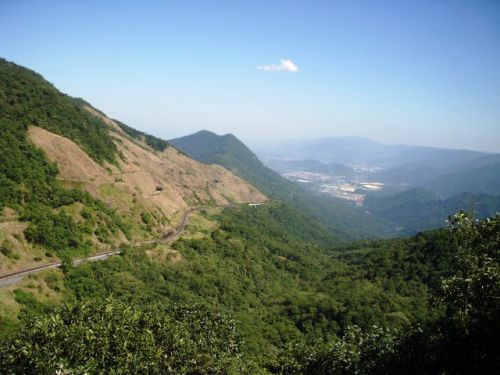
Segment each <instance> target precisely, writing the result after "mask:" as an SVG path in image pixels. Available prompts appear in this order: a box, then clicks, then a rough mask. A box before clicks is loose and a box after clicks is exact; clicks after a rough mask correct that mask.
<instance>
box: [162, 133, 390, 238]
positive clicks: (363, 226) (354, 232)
mask: <svg viewBox="0 0 500 375" xmlns="http://www.w3.org/2000/svg"><path fill="white" fill-rule="evenodd" d="M169 142H170V143H171V144H172V145H173V146H174V147H176V148H178V149H179V150H181V151H183V152H185V153H186V154H188V155H189V156H191V157H193V158H195V159H197V160H200V161H202V162H205V163H210V164H219V165H222V166H223V167H225V168H227V169H229V170H231V171H233V172H234V173H236V174H238V175H239V176H241V177H242V178H243V179H245V180H247V181H248V182H250V183H252V184H253V185H254V186H255V187H257V188H258V189H259V190H261V191H262V192H263V193H265V194H266V195H268V196H270V197H275V198H277V199H280V200H283V201H284V202H287V203H289V204H291V205H293V206H294V207H296V208H297V209H299V210H301V211H303V212H305V213H307V214H308V215H309V216H311V217H312V218H314V219H316V220H319V221H320V222H322V223H323V224H324V225H326V226H327V227H328V228H329V230H330V231H331V232H332V233H333V234H335V235H336V236H337V237H338V238H339V239H340V240H352V239H359V238H374V237H383V236H389V235H391V234H393V233H395V232H394V226H393V225H392V224H389V223H387V222H385V221H384V220H380V219H377V218H374V217H372V216H370V215H368V214H366V212H365V211H364V210H362V209H359V208H356V207H354V206H352V205H351V204H349V203H347V202H344V201H341V200H338V199H334V198H330V197H326V196H321V195H319V194H315V193H313V192H311V191H308V190H305V189H304V188H302V187H300V186H298V185H297V184H295V183H293V182H290V181H288V180H287V179H286V178H284V177H282V176H280V175H279V174H278V173H277V172H275V171H273V170H271V169H270V168H267V167H266V166H265V165H264V164H263V163H262V162H261V161H260V160H259V159H258V158H257V157H256V156H255V155H254V154H253V153H252V152H251V151H250V150H249V149H248V148H247V147H246V146H245V145H244V144H243V143H242V142H241V141H239V140H238V139H237V138H236V137H235V136H233V135H231V134H226V135H224V136H218V135H216V134H214V133H211V132H208V131H200V132H198V133H196V134H192V135H189V136H185V137H182V138H177V139H173V140H170V141H169Z"/></svg>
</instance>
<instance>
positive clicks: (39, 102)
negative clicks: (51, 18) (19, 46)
mask: <svg viewBox="0 0 500 375" xmlns="http://www.w3.org/2000/svg"><path fill="white" fill-rule="evenodd" d="M0 119H2V121H4V122H5V123H6V124H7V125H6V126H9V127H17V128H19V129H20V130H26V129H27V127H28V126H29V125H35V126H39V127H42V128H44V129H47V130H49V131H51V132H53V133H56V134H59V135H62V136H64V137H67V138H70V139H71V140H73V141H75V142H76V143H77V144H78V145H79V146H80V147H82V149H83V150H84V151H85V152H86V153H87V154H88V155H90V156H91V157H92V158H93V159H94V160H96V161H98V162H101V161H108V162H111V163H112V162H114V160H115V154H116V147H115V145H114V143H113V141H112V140H111V137H110V136H109V134H108V127H107V126H106V125H105V124H104V123H103V122H102V121H101V120H99V119H98V118H96V117H95V116H92V115H91V114H90V113H88V112H87V111H86V110H85V109H84V108H83V105H82V101H79V100H77V99H73V98H71V97H69V96H67V95H64V94H62V93H60V92H59V91H58V90H57V89H56V88H55V87H54V86H52V85H51V84H50V83H49V82H47V81H45V80H44V79H43V77H41V76H40V75H39V74H37V73H35V72H33V71H31V70H29V69H26V68H23V67H20V66H18V65H16V64H14V63H11V62H8V61H6V60H4V59H1V58H0ZM4 126H5V125H4ZM3 134H4V133H3V129H2V136H3ZM2 151H3V149H2Z"/></svg>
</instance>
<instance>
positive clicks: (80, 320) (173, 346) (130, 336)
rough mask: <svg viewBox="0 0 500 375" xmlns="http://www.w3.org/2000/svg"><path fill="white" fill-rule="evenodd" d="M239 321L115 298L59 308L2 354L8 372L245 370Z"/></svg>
mask: <svg viewBox="0 0 500 375" xmlns="http://www.w3.org/2000/svg"><path fill="white" fill-rule="evenodd" d="M239 344H240V341H239V338H238V336H237V334H236V332H235V327H234V322H233V321H232V320H230V319H228V318H227V317H225V316H224V315H221V314H218V313H214V312H211V311H209V310H207V309H206V308H205V307H203V306H197V305H193V304H191V305H176V304H173V305H156V306H151V307H149V308H147V309H145V310H138V309H136V308H133V307H130V306H127V305H124V304H122V303H120V302H118V301H116V300H112V299H108V300H105V301H100V302H95V301H87V302H82V303H79V304H76V305H73V306H64V307H62V308H59V309H58V310H57V311H56V312H55V313H54V314H52V315H51V316H48V317H44V318H41V319H38V320H34V321H31V322H30V324H28V325H26V326H25V327H24V328H23V330H22V331H21V332H20V333H19V335H18V336H17V337H16V338H15V339H14V340H13V342H12V344H11V345H10V346H4V347H3V348H2V349H1V352H0V353H1V354H0V369H1V370H2V373H3V374H55V373H65V374H66V373H71V374H75V373H80V374H81V373H90V374H102V373H108V374H109V373H112V374H200V375H201V374H214V373H226V374H242V373H249V374H253V373H254V372H247V371H245V367H247V365H244V364H243V363H242V361H241V359H240V356H239Z"/></svg>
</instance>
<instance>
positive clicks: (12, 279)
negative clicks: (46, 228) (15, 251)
mask: <svg viewBox="0 0 500 375" xmlns="http://www.w3.org/2000/svg"><path fill="white" fill-rule="evenodd" d="M202 208H204V207H198V208H190V209H188V210H187V211H186V212H185V213H184V216H183V217H182V221H181V222H180V224H179V226H178V227H177V230H176V231H175V232H174V233H169V234H167V235H165V236H163V237H162V238H160V239H153V240H147V241H140V242H135V243H133V244H130V245H129V246H133V247H137V246H142V245H152V244H156V243H160V242H172V241H174V240H176V239H177V238H179V236H180V235H181V234H182V232H184V230H185V228H186V225H187V223H188V221H189V216H190V215H191V213H192V212H193V211H195V210H199V209H202ZM119 254H121V250H116V249H113V250H109V251H104V252H101V253H98V254H94V255H91V256H89V257H86V258H78V259H74V260H73V261H72V264H73V265H75V266H76V265H79V264H81V263H84V262H94V261H98V260H104V259H107V258H109V257H111V256H114V255H119ZM62 264H63V263H62V262H54V263H49V264H45V265H42V266H38V267H33V268H28V269H25V270H22V271H17V272H13V273H10V274H7V275H4V276H0V288H2V287H6V286H9V285H14V284H17V283H18V282H19V281H21V280H22V279H23V278H24V277H26V276H28V275H31V274H34V273H37V272H40V271H43V270H47V269H51V268H60V267H61V266H62Z"/></svg>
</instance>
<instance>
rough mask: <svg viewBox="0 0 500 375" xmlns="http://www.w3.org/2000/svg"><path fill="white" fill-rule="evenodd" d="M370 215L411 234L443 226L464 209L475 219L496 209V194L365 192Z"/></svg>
mask: <svg viewBox="0 0 500 375" xmlns="http://www.w3.org/2000/svg"><path fill="white" fill-rule="evenodd" d="M364 205H365V207H366V209H367V210H369V211H370V212H372V214H373V215H375V216H378V217H380V218H383V219H386V220H390V221H392V222H393V223H395V224H396V225H399V226H400V228H401V229H400V233H402V234H406V235H412V234H415V233H417V232H420V231H424V230H429V229H435V228H441V227H444V226H446V222H447V220H448V217H449V216H451V215H453V214H454V213H456V212H458V211H460V210H464V211H467V212H470V213H472V214H473V215H474V216H475V217H476V218H477V219H484V218H487V217H490V216H493V215H495V214H496V213H498V212H500V196H498V195H490V194H473V193H461V194H457V195H454V196H451V197H449V198H441V197H440V196H439V195H438V194H437V193H435V192H433V191H431V190H427V189H424V188H416V189H411V190H407V191H404V192H402V193H399V194H394V195H391V196H380V197H377V196H368V197H367V198H366V200H365V203H364Z"/></svg>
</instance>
